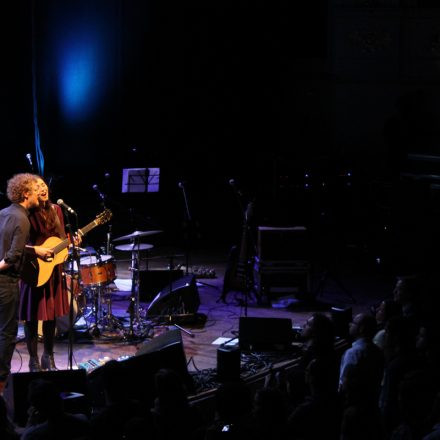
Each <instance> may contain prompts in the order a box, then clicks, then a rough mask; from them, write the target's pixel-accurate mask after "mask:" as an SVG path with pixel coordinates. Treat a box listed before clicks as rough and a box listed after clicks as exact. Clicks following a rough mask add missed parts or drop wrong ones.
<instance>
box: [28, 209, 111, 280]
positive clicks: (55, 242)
mask: <svg viewBox="0 0 440 440" xmlns="http://www.w3.org/2000/svg"><path fill="white" fill-rule="evenodd" d="M111 218H112V212H111V211H110V210H109V209H105V210H104V211H103V212H101V214H98V215H97V216H96V218H95V220H93V221H92V222H90V223H89V224H88V225H86V226H84V227H83V228H81V229H78V234H79V235H81V236H83V235H85V234H87V233H88V232H89V231H91V230H92V229H93V228H95V227H96V226H98V225H103V224H104V223H107V222H108V221H109V220H110V219H111ZM69 244H70V241H69V239H68V238H65V239H64V240H63V239H61V238H58V237H49V238H48V239H46V241H45V242H44V243H42V244H41V246H43V247H47V248H49V249H52V250H53V258H51V259H50V260H42V259H41V258H38V257H37V256H36V255H32V256H29V255H27V256H26V259H25V262H24V265H23V270H22V274H21V279H22V280H23V281H24V282H25V283H26V284H28V285H29V286H32V287H40V286H42V285H43V284H45V283H47V281H48V280H49V278H50V276H51V275H52V272H53V270H54V268H55V266H56V265H57V264H62V263H64V261H65V260H66V259H67V255H68V253H69V252H68V247H69Z"/></svg>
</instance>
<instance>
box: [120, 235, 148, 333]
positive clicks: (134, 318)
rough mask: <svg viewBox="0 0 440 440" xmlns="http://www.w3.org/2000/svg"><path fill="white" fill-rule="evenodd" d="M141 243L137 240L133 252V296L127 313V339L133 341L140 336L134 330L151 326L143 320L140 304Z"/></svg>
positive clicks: (141, 329) (131, 269)
mask: <svg viewBox="0 0 440 440" xmlns="http://www.w3.org/2000/svg"><path fill="white" fill-rule="evenodd" d="M139 254H140V243H139V239H135V241H134V246H133V250H132V252H131V267H130V271H131V295H130V298H129V304H128V309H127V312H128V314H129V317H130V325H129V328H128V331H127V332H126V334H125V339H127V340H133V339H138V338H139V337H140V336H137V335H136V334H135V331H134V328H135V327H137V329H138V330H140V331H143V330H145V328H147V327H148V328H149V327H150V326H149V324H148V323H147V322H146V321H145V320H144V319H141V308H140V304H139V262H140V255H139Z"/></svg>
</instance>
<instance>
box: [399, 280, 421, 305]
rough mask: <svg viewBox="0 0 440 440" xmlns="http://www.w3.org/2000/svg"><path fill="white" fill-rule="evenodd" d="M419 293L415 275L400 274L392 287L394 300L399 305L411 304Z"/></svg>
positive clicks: (418, 284)
mask: <svg viewBox="0 0 440 440" xmlns="http://www.w3.org/2000/svg"><path fill="white" fill-rule="evenodd" d="M419 293H420V283H419V279H418V278H417V277H416V276H415V275H411V276H401V277H398V278H397V281H396V285H395V287H394V291H393V295H394V301H396V302H397V303H398V304H400V305H401V306H405V305H408V304H412V303H414V302H415V301H416V299H417V296H418V294H419Z"/></svg>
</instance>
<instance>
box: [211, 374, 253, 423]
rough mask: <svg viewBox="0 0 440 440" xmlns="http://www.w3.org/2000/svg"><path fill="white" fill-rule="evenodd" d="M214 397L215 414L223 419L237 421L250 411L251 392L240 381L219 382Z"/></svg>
mask: <svg viewBox="0 0 440 440" xmlns="http://www.w3.org/2000/svg"><path fill="white" fill-rule="evenodd" d="M215 397H216V409H217V414H218V417H219V418H220V419H221V420H223V421H227V422H234V421H238V420H240V419H241V418H243V417H244V416H246V415H247V414H249V413H250V411H251V408H252V396H251V392H250V390H249V387H248V386H247V385H246V384H245V383H244V382H242V381H237V382H225V383H223V384H221V385H220V386H219V387H218V388H217V392H216V395H215Z"/></svg>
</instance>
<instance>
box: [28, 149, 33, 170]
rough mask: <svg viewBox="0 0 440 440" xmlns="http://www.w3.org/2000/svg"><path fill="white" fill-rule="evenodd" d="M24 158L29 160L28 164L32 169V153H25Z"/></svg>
mask: <svg viewBox="0 0 440 440" xmlns="http://www.w3.org/2000/svg"><path fill="white" fill-rule="evenodd" d="M26 159H27V160H28V162H29V165H30V166H31V168H32V169H34V164H33V163H32V154H31V153H27V154H26Z"/></svg>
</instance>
